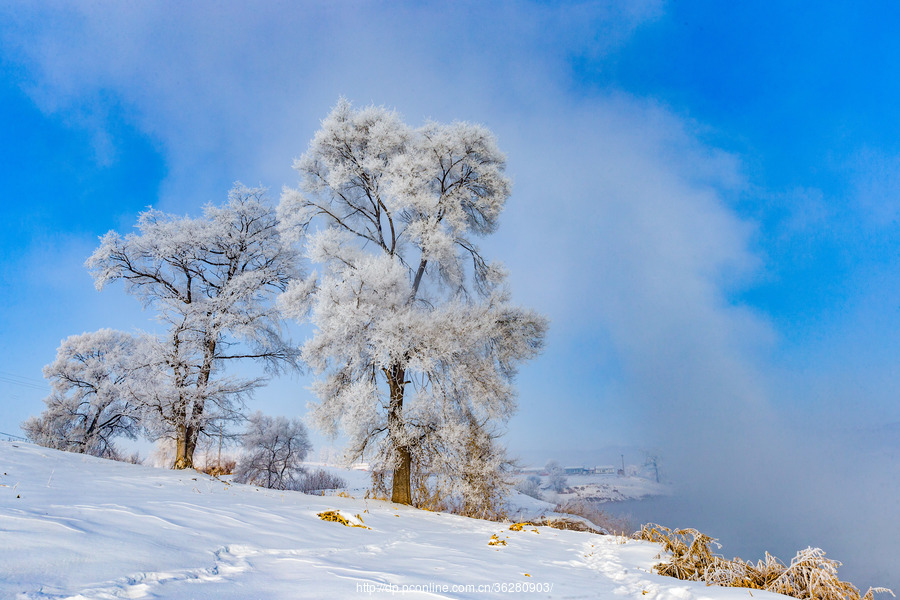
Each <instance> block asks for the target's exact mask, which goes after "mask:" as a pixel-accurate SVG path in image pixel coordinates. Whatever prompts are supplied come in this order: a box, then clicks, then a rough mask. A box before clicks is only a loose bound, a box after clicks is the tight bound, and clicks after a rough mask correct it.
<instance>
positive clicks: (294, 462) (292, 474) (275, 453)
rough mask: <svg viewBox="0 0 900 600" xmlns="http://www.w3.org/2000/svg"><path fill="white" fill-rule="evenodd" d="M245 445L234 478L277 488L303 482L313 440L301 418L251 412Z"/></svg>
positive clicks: (282, 488)
mask: <svg viewBox="0 0 900 600" xmlns="http://www.w3.org/2000/svg"><path fill="white" fill-rule="evenodd" d="M243 446H244V451H245V453H244V454H243V455H242V456H241V458H240V460H239V461H238V463H237V467H236V468H235V471H234V480H235V481H237V482H238V483H250V484H253V485H258V486H261V487H267V488H272V489H276V490H291V489H297V488H299V487H300V486H301V484H302V482H303V475H304V473H305V470H304V469H303V459H305V458H306V455H307V454H308V453H309V451H310V449H311V448H312V444H310V442H309V436H307V434H306V427H304V426H303V423H301V422H300V421H299V420H297V419H290V420H289V419H287V418H285V417H268V416H266V415H264V414H262V413H261V412H257V413H255V414H253V415H251V416H250V419H249V421H248V424H247V431H246V432H245V433H244V436H243Z"/></svg>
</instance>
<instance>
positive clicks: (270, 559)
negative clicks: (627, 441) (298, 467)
mask: <svg viewBox="0 0 900 600" xmlns="http://www.w3.org/2000/svg"><path fill="white" fill-rule="evenodd" d="M327 510H339V511H340V512H341V514H342V515H344V516H345V517H348V518H350V519H351V520H353V521H355V520H356V517H357V515H358V516H359V518H360V519H361V520H362V522H363V523H364V524H365V525H366V526H367V527H369V528H370V529H365V528H361V527H345V526H343V525H341V524H340V523H335V522H327V521H323V520H322V519H320V518H319V517H318V516H317V515H318V513H320V512H324V511H327ZM534 529H535V528H533V527H526V528H524V529H523V530H522V531H510V530H509V524H508V523H505V524H504V523H494V522H489V521H480V520H475V519H467V518H463V517H459V516H456V515H448V514H442V513H431V512H427V511H420V510H416V509H413V508H409V507H404V506H398V505H394V504H391V503H389V502H383V501H372V500H363V499H356V498H342V497H336V496H329V497H320V496H308V495H304V494H300V493H296V492H278V491H274V490H266V489H260V488H255V487H252V486H242V485H232V484H228V483H226V482H222V481H219V480H217V479H214V478H211V477H208V476H205V475H202V474H199V473H196V472H193V471H190V472H187V471H168V470H162V469H153V468H150V467H143V466H135V465H129V464H124V463H117V462H111V461H106V460H101V459H97V458H93V457H89V456H84V455H78V454H71V453H65V452H58V451H54V450H48V449H46V448H41V447H37V446H32V445H30V444H24V443H8V442H3V443H0V598H4V599H6V598H10V599H12V598H15V599H18V600H25V599H29V600H31V599H63V598H66V599H72V600H75V599H78V600H87V599H92V600H93V599H97V600H100V599H109V598H178V599H198V600H202V599H210V600H211V599H214V598H215V599H218V598H222V599H252V598H260V599H262V598H265V599H278V598H291V599H293V598H318V599H322V598H377V597H404V598H509V597H533V598H647V599H659V600H668V599H673V600H691V599H697V600H700V599H704V598H709V599H732V598H750V594H749V590H745V589H728V588H715V587H707V586H705V585H704V584H702V583H689V582H682V581H678V580H675V579H670V578H665V577H661V576H659V575H656V574H654V573H651V572H650V568H651V566H652V565H653V564H654V563H655V562H656V558H655V557H656V555H657V553H658V551H659V550H658V547H656V546H655V545H653V544H649V543H646V542H638V541H628V542H627V543H621V542H622V539H621V538H620V539H616V538H615V537H611V536H599V535H593V534H587V533H580V532H572V531H558V530H555V529H550V528H547V527H540V528H538V532H535V531H534ZM493 535H496V536H497V537H498V538H499V539H501V540H503V541H505V542H506V545H496V546H491V545H488V541H489V540H490V539H491V536H493ZM504 590H506V591H504ZM752 596H753V598H763V599H765V598H776V597H780V596H776V595H774V594H767V593H764V592H758V591H754V592H753V595H752Z"/></svg>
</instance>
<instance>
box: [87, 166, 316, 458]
mask: <svg viewBox="0 0 900 600" xmlns="http://www.w3.org/2000/svg"><path fill="white" fill-rule="evenodd" d="M137 229H138V231H137V233H131V234H128V235H125V236H121V235H119V234H118V233H116V232H113V231H111V232H109V233H107V234H106V235H104V236H103V237H102V238H101V242H100V247H99V248H98V249H97V250H96V251H95V252H94V253H93V255H92V256H91V257H90V258H89V259H88V261H87V266H88V268H89V269H90V271H91V273H92V274H93V276H94V280H95V283H96V286H97V289H102V288H103V287H104V286H105V285H107V284H109V283H112V282H115V281H122V282H123V283H124V285H125V289H126V290H127V291H128V292H129V293H130V294H132V295H134V296H136V297H137V298H138V299H140V301H141V302H142V303H143V305H144V306H145V307H147V308H151V309H153V310H155V311H156V312H157V315H158V318H159V320H160V321H161V322H162V323H163V324H164V325H165V327H166V332H165V334H163V335H161V336H159V338H158V340H157V342H156V344H155V347H154V352H153V357H154V358H153V362H154V363H155V366H156V368H157V370H158V372H161V373H164V374H165V376H164V377H162V378H160V379H159V380H158V381H157V385H156V386H154V387H153V388H150V389H147V390H146V391H147V397H146V404H147V406H148V407H150V410H149V414H150V415H152V416H153V420H152V423H151V424H150V425H151V428H150V430H151V431H153V432H154V433H155V435H156V437H171V438H172V439H174V441H175V445H176V452H175V454H176V456H175V463H174V468H176V469H183V468H190V467H192V466H193V454H194V449H195V447H196V444H197V440H198V436H200V435H202V434H203V433H204V432H205V431H206V429H207V425H208V423H210V422H211V421H221V420H222V419H227V418H228V417H229V416H232V415H233V414H234V413H235V411H236V410H237V409H238V408H239V407H240V406H241V404H242V402H243V399H244V398H245V397H246V396H247V395H248V394H250V393H251V392H252V391H253V389H254V387H256V386H257V385H258V384H259V383H260V381H259V380H243V379H237V378H231V377H227V376H225V374H224V364H225V363H227V362H229V361H233V360H237V359H247V358H250V359H259V360H264V361H266V362H267V364H268V365H269V366H270V367H272V368H276V369H277V368H279V367H281V366H284V365H288V364H292V363H293V361H294V359H295V352H294V351H292V350H291V349H290V345H289V344H287V343H286V342H285V341H284V340H283V338H282V328H281V317H280V314H279V313H278V311H277V310H276V309H275V307H274V305H273V302H272V300H273V298H274V297H275V295H276V294H278V293H280V292H282V291H284V290H285V289H286V287H287V284H288V282H289V281H290V280H291V279H292V278H294V277H295V276H297V275H298V273H297V272H296V269H297V264H298V261H297V255H296V252H295V251H294V250H293V249H292V248H291V247H290V246H289V245H286V244H283V243H282V239H281V235H280V233H279V230H278V227H277V219H276V214H275V211H274V209H273V207H272V206H271V205H270V204H269V202H268V201H267V200H266V199H265V197H264V190H262V189H250V188H246V187H244V186H241V185H239V184H238V185H235V187H234V188H233V189H232V190H231V191H230V193H229V195H228V202H227V203H226V204H225V205H224V206H213V205H207V206H206V207H205V208H204V211H203V217H202V218H189V217H179V216H175V215H170V214H165V213H162V212H160V211H158V210H152V209H151V210H147V211H146V212H143V213H141V215H140V217H139V219H138V224H137Z"/></svg>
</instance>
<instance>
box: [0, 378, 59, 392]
mask: <svg viewBox="0 0 900 600" xmlns="http://www.w3.org/2000/svg"><path fill="white" fill-rule="evenodd" d="M0 381H2V382H3V383H11V384H12V385H18V386H21V387H24V388H31V389H33V390H40V391H42V392H49V391H50V388H49V387H48V386H46V385H37V384H34V383H27V382H24V381H16V380H15V379H12V378H11V377H4V376H2V375H0Z"/></svg>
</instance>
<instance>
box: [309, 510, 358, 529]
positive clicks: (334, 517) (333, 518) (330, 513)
mask: <svg viewBox="0 0 900 600" xmlns="http://www.w3.org/2000/svg"><path fill="white" fill-rule="evenodd" d="M317 516H318V517H319V518H320V519H322V520H323V521H330V522H332V523H340V524H341V525H344V526H345V527H361V528H363V529H371V527H366V526H365V525H364V524H363V520H362V517H361V516H359V515H356V520H357V521H359V523H353V522H351V521H350V520H349V519H348V518H347V517H345V516H344V515H342V514H341V513H340V512H339V511H336V510H326V511H325V512H320V513H317Z"/></svg>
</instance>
